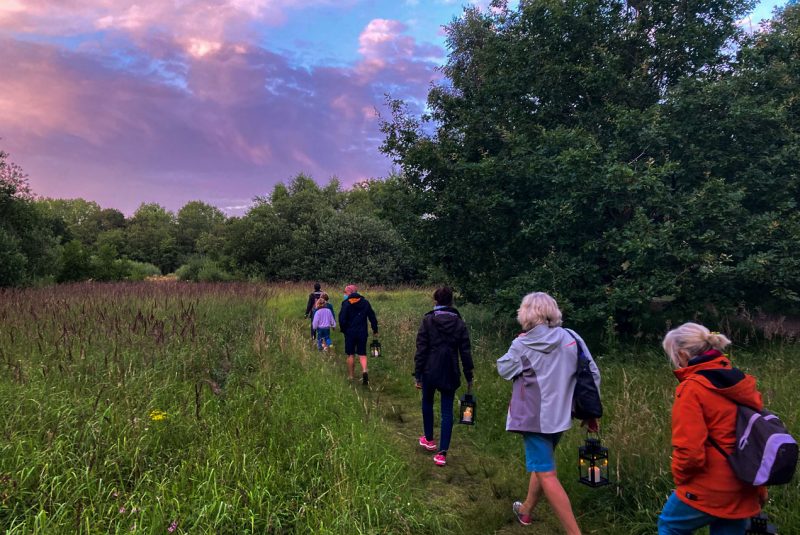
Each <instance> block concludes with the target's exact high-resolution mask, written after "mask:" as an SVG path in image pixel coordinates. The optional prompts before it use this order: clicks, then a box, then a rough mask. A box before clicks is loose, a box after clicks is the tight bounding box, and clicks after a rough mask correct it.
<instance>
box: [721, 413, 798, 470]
mask: <svg viewBox="0 0 800 535" xmlns="http://www.w3.org/2000/svg"><path fill="white" fill-rule="evenodd" d="M708 441H709V442H710V443H711V445H712V446H714V447H715V448H716V449H717V451H719V452H720V453H721V454H722V455H724V456H725V458H726V459H728V463H729V464H730V465H731V468H733V472H734V473H735V474H736V477H738V478H739V479H741V480H742V481H744V482H746V483H749V484H751V485H755V486H761V485H785V484H786V483H788V482H789V481H791V479H792V476H794V471H795V468H796V467H797V441H796V440H795V439H794V438H792V435H790V434H789V431H787V430H786V427H785V426H784V425H783V422H781V420H780V418H778V417H777V416H776V415H774V414H772V413H771V412H769V411H756V410H753V409H751V408H750V407H746V406H744V405H738V411H737V413H736V446H735V447H734V449H733V453H731V454H728V453H726V452H725V451H724V450H723V449H722V448H721V447H720V445H719V444H717V443H716V442H715V441H714V439H712V438H711V437H708Z"/></svg>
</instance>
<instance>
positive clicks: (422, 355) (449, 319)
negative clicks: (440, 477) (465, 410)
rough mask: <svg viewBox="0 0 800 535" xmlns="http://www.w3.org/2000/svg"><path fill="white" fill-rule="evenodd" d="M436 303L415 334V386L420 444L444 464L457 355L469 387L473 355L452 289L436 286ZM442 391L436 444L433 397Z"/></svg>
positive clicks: (456, 382) (457, 373) (458, 372)
mask: <svg viewBox="0 0 800 535" xmlns="http://www.w3.org/2000/svg"><path fill="white" fill-rule="evenodd" d="M433 299H434V301H435V303H436V305H435V306H434V307H433V310H431V311H430V312H428V313H427V314H425V316H424V317H423V318H422V324H421V325H420V327H419V332H418V333H417V353H416V355H415V356H414V377H415V379H416V387H417V388H420V389H422V421H423V427H424V430H425V434H424V435H423V436H421V437H419V444H420V446H422V447H423V448H425V449H426V450H429V451H436V450H437V449H438V453H437V454H436V455H434V456H433V462H434V463H436V465H437V466H444V465H445V464H447V449H448V448H449V447H450V435H451V434H452V431H453V400H454V398H455V394H456V390H457V389H458V387H459V386H461V369H460V367H459V365H458V359H459V355H460V356H461V364H462V365H463V367H464V377H465V378H466V379H467V385H468V386H469V387H472V369H473V366H472V356H471V354H470V344H469V332H468V331H467V326H466V324H465V323H464V320H462V319H461V314H459V313H458V310H456V309H455V308H453V290H451V289H450V288H448V287H446V286H445V287H443V288H439V289H438V290H436V291H435V292H434V294H433ZM437 390H438V391H439V392H440V393H441V420H442V428H441V436H440V442H439V445H438V446H437V444H436V442H435V441H434V440H433V398H434V394H435V393H436V391H437Z"/></svg>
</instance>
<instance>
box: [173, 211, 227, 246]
mask: <svg viewBox="0 0 800 535" xmlns="http://www.w3.org/2000/svg"><path fill="white" fill-rule="evenodd" d="M224 222H225V214H223V213H222V211H221V210H220V209H219V208H216V207H215V206H211V205H209V204H206V203H204V202H201V201H192V202H189V203H187V204H185V205H184V206H183V208H181V209H180V210H178V217H177V220H176V244H177V247H178V249H179V251H180V254H181V255H182V256H183V257H187V256H189V255H191V254H194V253H195V252H201V251H199V250H198V249H199V247H200V244H203V246H204V247H203V248H204V249H205V250H206V251H209V252H211V251H213V250H214V249H215V248H216V247H215V246H214V245H213V237H214V236H217V235H219V233H220V231H221V227H222V225H223V223H224Z"/></svg>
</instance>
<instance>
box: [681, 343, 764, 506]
mask: <svg viewBox="0 0 800 535" xmlns="http://www.w3.org/2000/svg"><path fill="white" fill-rule="evenodd" d="M675 375H676V376H677V378H678V381H680V384H678V386H677V388H676V389H675V403H674V404H673V406H672V477H673V479H674V480H675V485H676V489H675V492H676V494H677V496H678V498H679V499H680V500H681V501H683V502H684V503H686V504H687V505H689V506H691V507H694V508H695V509H698V510H700V511H703V512H704V513H708V514H710V515H713V516H716V517H719V518H730V519H736V518H748V517H751V516H754V515H757V514H758V513H759V511H760V510H761V505H760V502H759V496H760V494H761V496H762V497H765V496H766V489H764V488H763V487H754V486H752V485H748V484H747V483H745V482H744V481H741V480H740V479H739V478H737V477H736V475H735V474H734V473H733V470H732V469H731V467H730V465H729V464H728V461H727V459H726V458H725V457H723V455H722V454H721V453H720V452H719V451H717V450H716V449H715V448H714V447H713V446H712V445H711V443H710V442H709V441H708V438H709V437H711V438H713V439H714V440H715V441H716V442H717V444H719V445H720V446H721V447H722V449H724V450H725V451H727V452H732V451H733V448H734V445H735V443H736V409H737V407H736V404H737V403H738V404H741V405H747V406H748V407H752V408H753V409H756V410H761V409H763V407H764V404H763V402H762V401H761V394H760V393H759V392H758V390H756V380H755V378H754V377H753V376H752V375H747V374H745V373H743V372H742V371H741V370H739V369H737V368H733V367H732V366H731V361H730V360H728V358H727V357H726V356H725V355H723V354H722V353H720V352H719V351H714V350H712V351H708V352H706V353H703V354H702V355H699V356H697V357H694V358H693V359H691V360H690V361H689V363H688V366H686V367H685V368H679V369H677V370H675ZM762 493H763V494H762Z"/></svg>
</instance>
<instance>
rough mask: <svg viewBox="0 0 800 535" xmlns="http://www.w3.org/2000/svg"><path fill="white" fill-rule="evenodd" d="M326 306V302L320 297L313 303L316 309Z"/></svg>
mask: <svg viewBox="0 0 800 535" xmlns="http://www.w3.org/2000/svg"><path fill="white" fill-rule="evenodd" d="M327 304H328V302H327V301H325V299H323V298H322V297H320V298H319V299H317V302H316V303H314V306H315V307H317V308H325V305H327Z"/></svg>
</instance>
